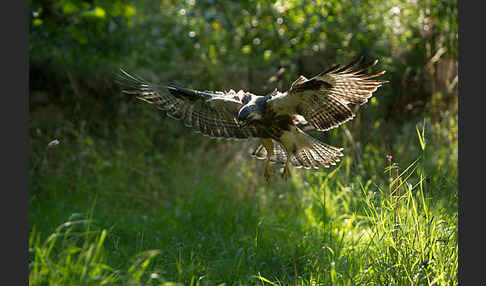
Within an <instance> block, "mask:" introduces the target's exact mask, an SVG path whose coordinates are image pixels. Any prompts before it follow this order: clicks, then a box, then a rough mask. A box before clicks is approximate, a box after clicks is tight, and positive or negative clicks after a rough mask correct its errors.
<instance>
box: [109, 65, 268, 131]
mask: <svg viewBox="0 0 486 286" xmlns="http://www.w3.org/2000/svg"><path fill="white" fill-rule="evenodd" d="M118 84H120V86H121V87H122V92H123V93H126V94H134V95H137V98H138V99H141V100H143V101H146V102H148V103H150V104H154V105H155V106H156V107H157V108H158V109H160V110H162V111H164V112H165V113H166V114H167V115H168V116H169V117H171V118H174V119H176V120H182V121H183V122H184V125H185V126H187V127H191V128H192V129H194V130H195V131H196V132H201V133H202V134H204V135H207V136H210V137H214V138H249V137H256V135H257V133H258V132H257V130H256V128H255V127H253V126H247V127H243V128H242V127H240V126H239V125H238V121H237V115H238V110H239V108H240V107H241V106H242V105H243V102H246V101H247V100H249V97H251V96H252V95H251V94H249V93H245V92H243V91H239V92H235V91H233V90H231V91H229V92H209V91H207V92H201V91H197V90H191V89H186V88H180V87H175V86H163V85H155V84H152V83H149V82H147V81H145V80H143V79H141V78H139V77H136V76H133V75H130V74H128V73H127V72H126V71H124V70H122V69H120V75H119V77H118Z"/></svg>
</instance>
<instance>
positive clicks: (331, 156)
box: [294, 134, 343, 169]
mask: <svg viewBox="0 0 486 286" xmlns="http://www.w3.org/2000/svg"><path fill="white" fill-rule="evenodd" d="M306 137H307V139H308V140H309V141H310V143H311V144H310V146H306V147H303V148H302V149H301V150H300V151H298V152H297V154H295V157H296V159H297V160H296V161H297V162H298V163H299V164H300V165H302V166H303V167H304V168H306V169H310V168H314V169H318V168H319V167H325V168H329V167H330V166H331V165H336V163H337V162H339V161H340V159H339V157H341V156H343V153H342V152H341V151H342V150H343V149H342V148H337V147H334V146H331V145H328V144H326V143H323V142H321V141H319V140H317V139H315V138H313V137H312V136H310V135H307V134H306ZM294 166H295V164H294Z"/></svg>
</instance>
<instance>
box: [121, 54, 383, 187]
mask: <svg viewBox="0 0 486 286" xmlns="http://www.w3.org/2000/svg"><path fill="white" fill-rule="evenodd" d="M362 62H363V57H361V58H360V59H358V60H356V61H353V62H351V63H350V64H348V65H346V66H344V67H340V65H337V66H334V67H332V68H331V69H329V70H327V71H325V72H322V73H320V74H318V75H316V76H314V77H312V78H311V79H307V78H305V77H304V76H300V77H299V78H298V79H297V80H295V81H294V82H293V83H292V85H291V87H290V89H289V90H288V91H286V92H280V91H278V90H274V91H273V92H272V93H270V94H267V95H264V96H260V95H255V94H252V93H250V92H245V91H242V90H240V91H238V92H235V91H234V90H230V91H226V92H220V91H197V90H191V89H187V88H181V87H176V86H173V85H157V84H152V83H149V82H147V81H145V80H143V79H141V78H140V77H137V76H133V75H130V74H128V73H127V72H126V71H124V70H123V69H120V77H119V79H118V82H119V84H120V85H121V86H122V88H123V89H122V92H123V93H126V94H134V95H137V98H139V99H141V100H144V101H146V102H148V103H151V104H154V105H155V106H156V107H157V108H158V109H160V110H162V111H163V112H165V113H166V114H167V115H168V116H169V117H171V118H174V119H176V120H182V121H183V122H184V125H185V126H187V127H191V128H192V129H194V130H195V131H196V132H201V133H202V134H203V135H207V136H210V137H212V138H240V139H241V138H259V139H260V143H261V144H260V145H259V146H258V147H257V149H256V150H255V151H254V152H253V155H254V156H255V157H256V158H259V159H266V163H265V172H264V176H265V178H266V179H267V180H268V179H269V177H270V176H271V175H272V168H271V166H270V164H271V163H280V164H284V168H283V173H282V177H283V178H284V179H285V180H287V179H288V178H289V177H290V168H289V166H290V164H291V165H292V166H294V167H297V168H300V167H304V168H306V169H311V168H312V169H319V167H326V168H328V167H330V166H331V165H335V164H336V162H338V161H339V157H341V156H343V153H342V152H341V151H342V150H343V149H342V148H337V147H333V146H330V145H328V144H326V143H323V142H321V141H320V140H318V139H316V138H314V137H312V136H310V135H308V134H307V133H305V132H304V131H303V130H304V128H306V129H309V128H310V129H314V130H317V131H327V130H329V129H332V128H335V127H337V126H339V125H341V124H343V123H344V122H346V121H348V120H351V119H352V118H353V117H354V116H355V115H354V113H353V112H352V111H351V109H350V108H349V107H348V105H349V104H360V105H361V104H364V103H366V102H367V101H368V98H370V97H371V96H372V93H373V92H374V91H376V90H377V89H378V87H380V86H381V85H382V84H383V83H385V82H387V81H385V80H375V79H374V78H376V77H378V76H380V75H382V74H384V73H385V71H380V72H376V73H367V70H368V68H370V67H373V66H375V65H376V63H377V62H378V60H375V61H373V62H372V63H370V64H367V65H363V66H362V67H361V68H360V67H359V66H360V65H361V64H362Z"/></svg>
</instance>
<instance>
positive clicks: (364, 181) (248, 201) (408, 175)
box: [29, 110, 458, 285]
mask: <svg viewBox="0 0 486 286" xmlns="http://www.w3.org/2000/svg"><path fill="white" fill-rule="evenodd" d="M151 112H153V110H151ZM147 120H150V119H147ZM166 121H169V120H168V119H166ZM134 122H136V123H133V122H132V123H124V124H119V126H118V127H117V130H115V131H114V132H115V134H116V137H115V138H111V139H109V140H108V139H106V138H104V139H103V137H102V136H100V137H97V136H93V135H90V134H87V133H85V132H84V131H83V128H82V127H81V128H80V129H77V130H69V132H65V133H64V134H68V135H66V136H64V137H62V138H59V139H60V143H59V144H58V145H56V144H54V143H51V144H50V145H49V142H51V141H52V140H53V139H54V137H53V135H52V134H46V133H43V132H45V131H42V130H37V131H34V132H33V133H32V134H33V135H32V137H31V148H32V150H31V169H30V182H29V193H30V202H29V206H30V209H29V217H30V219H29V224H30V238H29V252H30V263H29V284H30V285H175V284H177V285H178V284H180V285H457V275H456V272H457V268H458V261H457V255H458V246H457V217H458V216H457V198H458V182H457V115H454V113H451V114H449V115H447V116H444V118H442V119H441V120H439V121H438V122H440V123H430V122H429V120H424V121H422V120H419V121H417V122H410V123H409V124H405V125H404V126H403V127H401V129H400V130H396V131H395V133H396V135H395V137H394V141H393V142H394V143H393V144H394V145H393V153H392V154H390V153H389V151H387V148H385V147H383V146H382V145H381V144H380V136H374V137H373V138H374V139H372V140H368V141H367V142H366V143H364V141H363V140H362V141H359V142H358V141H357V142H354V141H352V137H350V136H349V134H350V133H352V132H349V130H348V129H347V128H346V126H343V127H340V128H338V130H337V131H335V132H334V133H332V135H336V134H339V136H340V137H338V138H337V139H336V140H335V142H333V143H335V144H334V145H336V146H343V142H344V141H345V152H346V153H345V157H343V160H342V161H341V162H340V164H338V165H337V166H335V167H333V168H331V169H329V170H324V171H319V172H312V171H307V170H298V169H292V171H293V177H292V179H291V180H290V181H289V182H287V183H285V182H283V181H282V180H281V179H280V178H279V177H278V176H277V177H275V178H274V179H273V180H272V181H271V182H269V183H267V182H265V180H264V179H263V177H262V170H263V162H262V161H257V160H255V159H252V158H250V157H249V156H247V155H248V153H249V152H251V151H252V150H251V149H250V148H249V146H248V144H247V143H245V142H240V141H238V142H226V141H217V143H215V142H216V141H210V140H209V139H206V138H203V139H199V137H198V136H199V135H196V134H190V133H191V132H190V131H188V130H185V131H181V132H185V133H187V134H185V135H184V137H180V138H178V136H179V135H180V134H179V133H177V132H179V131H177V130H179V129H174V130H176V131H177V132H176V131H174V130H173V129H170V128H169V129H164V132H165V133H164V134H163V136H166V137H165V141H164V142H165V144H163V145H159V144H158V139H157V136H159V135H157V134H159V133H157V132H152V131H150V130H148V131H147V128H148V127H147V126H148V125H147V124H146V122H145V125H144V123H143V120H142V121H141V122H138V123H137V121H134ZM160 122H162V123H161V125H160V126H158V127H154V128H161V129H163V128H165V127H167V126H172V125H171V124H174V122H172V121H170V122H167V123H165V121H160ZM162 124H166V125H164V126H165V127H163V126H162ZM132 125H135V127H140V128H132V127H133V126H132ZM142 126H144V127H142ZM424 126H425V128H424ZM66 128H67V127H66ZM134 130H135V131H134ZM377 130H379V127H376V128H375V129H372V130H370V132H376V131H377ZM147 134H155V135H154V136H151V135H147ZM345 134H348V136H347V137H345ZM167 138H173V139H167ZM195 138H198V139H197V140H193V139H195ZM333 138H334V137H333ZM213 143H214V144H213ZM387 155H392V157H387Z"/></svg>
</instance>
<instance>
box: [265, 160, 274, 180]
mask: <svg viewBox="0 0 486 286" xmlns="http://www.w3.org/2000/svg"><path fill="white" fill-rule="evenodd" d="M272 175H273V169H272V167H271V166H270V161H267V162H266V164H265V172H264V174H263V176H264V177H265V180H266V181H267V182H268V181H270V177H271V176H272Z"/></svg>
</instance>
